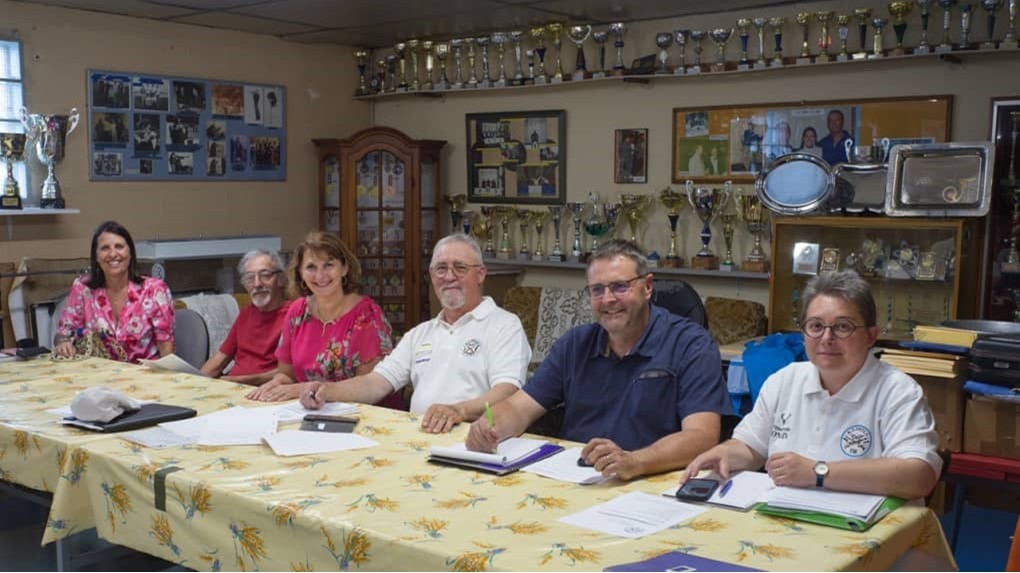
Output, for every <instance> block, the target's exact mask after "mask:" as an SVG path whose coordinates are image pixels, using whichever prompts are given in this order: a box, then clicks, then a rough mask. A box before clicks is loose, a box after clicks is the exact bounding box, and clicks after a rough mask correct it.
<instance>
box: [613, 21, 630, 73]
mask: <svg viewBox="0 0 1020 573" xmlns="http://www.w3.org/2000/svg"><path fill="white" fill-rule="evenodd" d="M609 31H610V32H612V34H613V36H615V37H616V39H615V40H614V41H613V46H615V47H616V63H615V64H613V75H614V76H622V75H624V74H625V73H627V67H626V66H624V65H623V33H624V32H626V31H627V28H626V26H624V25H623V22H613V23H612V24H610V25H609Z"/></svg>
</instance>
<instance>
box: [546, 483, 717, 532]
mask: <svg viewBox="0 0 1020 573" xmlns="http://www.w3.org/2000/svg"><path fill="white" fill-rule="evenodd" d="M705 511H706V510H705V508H703V507H698V506H696V505H691V504H689V503H684V502H682V501H677V500H675V499H674V500H668V499H664V498H663V497H661V496H657V495H651V494H648V493H644V492H640V491H632V492H630V493H625V494H623V495H621V496H619V497H616V498H615V499H612V500H610V501H607V502H606V503H602V504H599V505H596V506H594V507H589V508H588V509H585V510H583V511H580V512H578V513H575V514H573V515H568V516H566V517H561V518H560V521H562V522H563V523H569V524H570V525H576V526H577V527H584V528H585V529H594V530H595V531H603V532H605V533H609V534H611V535H616V536H619V537H628V538H631V539H637V538H639V537H644V536H645V535H650V534H652V533H655V532H657V531H662V530H663V529H666V528H667V527H671V526H673V525H676V524H677V523H680V522H681V521H687V520H688V519H692V518H694V517H697V516H698V515H699V514H701V513H704V512H705Z"/></svg>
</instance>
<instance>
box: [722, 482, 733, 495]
mask: <svg viewBox="0 0 1020 573" xmlns="http://www.w3.org/2000/svg"><path fill="white" fill-rule="evenodd" d="M731 487H733V480H732V479H729V480H726V483H724V484H723V486H722V489H721V490H719V497H726V494H727V493H728V492H729V491H730V488H731Z"/></svg>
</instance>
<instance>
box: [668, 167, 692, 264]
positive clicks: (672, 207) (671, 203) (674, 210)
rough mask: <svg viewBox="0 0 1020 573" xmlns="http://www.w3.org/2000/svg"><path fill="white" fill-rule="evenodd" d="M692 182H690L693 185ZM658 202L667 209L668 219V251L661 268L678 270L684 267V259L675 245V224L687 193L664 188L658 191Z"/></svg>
mask: <svg viewBox="0 0 1020 573" xmlns="http://www.w3.org/2000/svg"><path fill="white" fill-rule="evenodd" d="M693 184H694V182H693V181H692V182H691V185H693ZM659 201H661V202H662V204H663V206H665V207H666V208H667V209H669V213H668V214H667V215H666V216H667V217H668V218H669V251H668V252H667V253H666V260H665V261H663V263H662V266H664V267H670V268H674V269H679V268H682V267H683V266H684V258H683V257H681V256H680V250H679V249H678V248H677V243H676V224H677V221H679V220H680V211H683V208H684V207H686V206H687V193H685V192H684V191H674V190H673V188H672V187H666V188H665V189H663V190H662V191H659Z"/></svg>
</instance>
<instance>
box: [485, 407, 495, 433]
mask: <svg viewBox="0 0 1020 573" xmlns="http://www.w3.org/2000/svg"><path fill="white" fill-rule="evenodd" d="M485 419H486V420H488V421H489V427H490V428H495V427H496V418H495V417H494V416H493V415H492V408H490V407H489V403H488V402H486V403H485Z"/></svg>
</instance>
